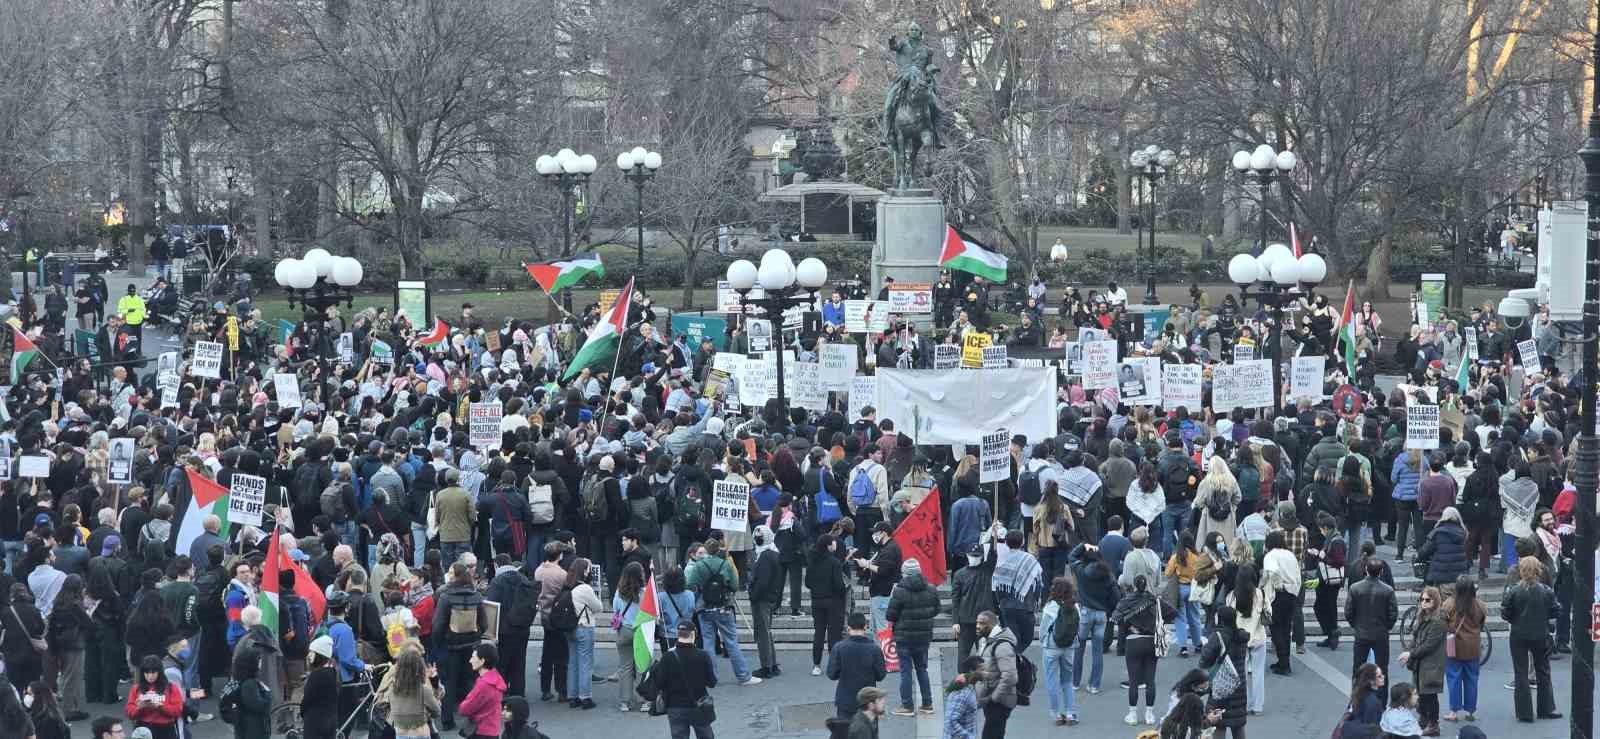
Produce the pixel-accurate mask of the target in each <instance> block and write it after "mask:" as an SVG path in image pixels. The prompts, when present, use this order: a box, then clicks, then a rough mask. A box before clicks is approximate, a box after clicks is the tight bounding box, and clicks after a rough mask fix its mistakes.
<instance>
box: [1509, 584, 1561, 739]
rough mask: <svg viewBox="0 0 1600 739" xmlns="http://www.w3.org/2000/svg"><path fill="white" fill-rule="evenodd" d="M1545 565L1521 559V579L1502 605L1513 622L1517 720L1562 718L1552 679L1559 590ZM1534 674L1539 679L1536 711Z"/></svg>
mask: <svg viewBox="0 0 1600 739" xmlns="http://www.w3.org/2000/svg"><path fill="white" fill-rule="evenodd" d="M1544 572H1545V570H1544V565H1543V564H1540V562H1539V560H1538V559H1535V558H1533V557H1525V558H1523V559H1521V560H1519V561H1518V562H1517V582H1516V584H1515V585H1512V586H1511V587H1509V588H1506V594H1505V596H1504V597H1503V598H1501V600H1500V609H1501V612H1502V614H1503V615H1504V616H1505V619H1506V621H1508V622H1510V624H1511V674H1512V683H1513V685H1514V689H1515V693H1514V702H1515V706H1516V714H1517V720H1518V721H1522V722H1529V721H1533V720H1534V719H1535V718H1541V719H1545V718H1560V717H1561V714H1559V713H1556V694H1555V686H1554V685H1552V684H1551V682H1550V641H1549V639H1550V635H1549V628H1550V623H1549V622H1550V616H1551V615H1552V614H1553V613H1555V604H1556V596H1555V591H1553V590H1551V589H1550V586H1549V585H1546V584H1544V582H1543V580H1544ZM1530 672H1531V673H1532V675H1531V677H1533V678H1535V679H1537V680H1538V683H1539V684H1538V700H1539V702H1538V705H1537V713H1535V708H1536V707H1535V705H1534V702H1533V701H1534V696H1533V692H1532V686H1531V685H1530V684H1529V683H1530V680H1529V678H1530V674H1529V673H1530Z"/></svg>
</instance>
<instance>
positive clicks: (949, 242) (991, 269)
mask: <svg viewBox="0 0 1600 739" xmlns="http://www.w3.org/2000/svg"><path fill="white" fill-rule="evenodd" d="M939 266H941V267H944V268H945V269H958V270H961V271H962V272H970V273H972V274H975V275H977V276H979V277H982V278H983V279H985V280H988V281H990V282H1005V281H1006V258H1005V255H1003V254H999V253H997V252H992V251H989V250H988V249H985V248H983V247H982V246H979V245H978V242H976V241H973V240H972V239H969V238H967V237H966V236H965V235H964V234H962V233H961V232H960V231H957V230H956V228H955V226H951V225H949V224H945V227H944V252H943V253H941V254H940V255H939Z"/></svg>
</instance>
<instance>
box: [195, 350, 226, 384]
mask: <svg viewBox="0 0 1600 739" xmlns="http://www.w3.org/2000/svg"><path fill="white" fill-rule="evenodd" d="M189 371H190V372H192V373H194V376H195V377H210V378H211V379H214V380H220V379H222V344H220V343H217V342H215V341H196V342H195V343H194V362H193V363H192V364H190V366H189Z"/></svg>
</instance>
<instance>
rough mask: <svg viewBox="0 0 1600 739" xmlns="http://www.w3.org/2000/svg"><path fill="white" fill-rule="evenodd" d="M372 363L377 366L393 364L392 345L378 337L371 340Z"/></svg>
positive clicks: (390, 365)
mask: <svg viewBox="0 0 1600 739" xmlns="http://www.w3.org/2000/svg"><path fill="white" fill-rule="evenodd" d="M372 363H373V364H375V365H378V366H379V367H393V366H394V347H392V346H389V344H388V343H387V342H384V341H380V340H378V339H373V340H372Z"/></svg>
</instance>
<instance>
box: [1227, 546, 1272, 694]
mask: <svg viewBox="0 0 1600 739" xmlns="http://www.w3.org/2000/svg"><path fill="white" fill-rule="evenodd" d="M1224 605H1226V606H1229V607H1231V608H1232V609H1233V612H1234V625H1235V626H1237V627H1238V629H1239V630H1240V631H1242V632H1244V634H1245V637H1246V638H1245V649H1246V654H1245V661H1246V663H1247V667H1248V669H1247V670H1246V671H1245V672H1246V674H1248V676H1249V681H1248V683H1247V685H1246V695H1247V696H1248V698H1249V705H1248V706H1247V707H1248V708H1249V710H1250V712H1251V713H1261V711H1262V710H1264V709H1265V708H1266V702H1267V676H1266V672H1267V622H1268V621H1270V620H1271V616H1270V611H1271V608H1272V605H1271V601H1269V600H1268V599H1267V592H1266V591H1265V590H1262V589H1261V578H1260V575H1258V574H1257V572H1256V567H1255V565H1254V564H1253V563H1245V564H1242V565H1240V566H1239V567H1238V572H1237V574H1236V575H1235V576H1234V582H1233V590H1232V592H1230V593H1228V598H1227V600H1226V601H1224ZM1217 610H1218V612H1219V613H1220V612H1221V608H1218V609H1217ZM1218 627H1219V628H1220V627H1221V617H1220V616H1219V617H1218Z"/></svg>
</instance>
